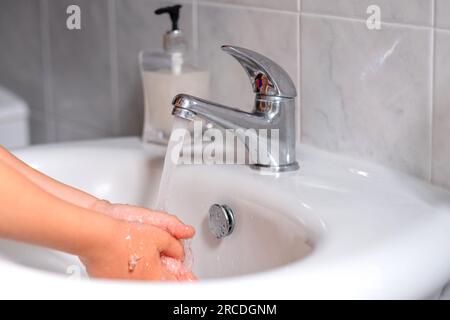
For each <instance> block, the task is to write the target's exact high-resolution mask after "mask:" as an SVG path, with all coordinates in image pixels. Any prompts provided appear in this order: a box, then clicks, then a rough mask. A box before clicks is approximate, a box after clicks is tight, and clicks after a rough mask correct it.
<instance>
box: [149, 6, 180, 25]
mask: <svg viewBox="0 0 450 320" xmlns="http://www.w3.org/2000/svg"><path fill="white" fill-rule="evenodd" d="M181 7H182V6H181V5H179V4H177V5H174V6H169V7H164V8H160V9H158V10H156V11H155V14H157V15H161V14H164V13H167V14H168V15H169V16H170V20H171V21H172V31H176V30H180V29H178V20H179V18H180V9H181Z"/></svg>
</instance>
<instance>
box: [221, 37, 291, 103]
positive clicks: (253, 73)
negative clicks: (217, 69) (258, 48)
mask: <svg viewBox="0 0 450 320" xmlns="http://www.w3.org/2000/svg"><path fill="white" fill-rule="evenodd" d="M222 50H223V51H225V52H227V53H229V54H230V55H232V56H233V57H234V58H236V60H237V61H239V63H240V64H241V65H242V67H243V68H244V69H245V71H246V72H247V74H248V76H249V77H250V81H251V83H252V86H253V91H254V92H255V93H256V94H260V95H265V96H278V97H284V98H295V97H296V96H297V90H296V89H295V85H294V82H293V81H292V79H291V77H290V76H289V75H288V74H287V72H286V71H285V70H284V69H283V68H281V67H280V66H279V65H278V64H277V63H275V62H273V61H272V60H270V59H269V58H267V57H265V56H263V55H261V54H259V53H257V52H254V51H252V50H248V49H244V48H240V47H235V46H228V45H226V46H222Z"/></svg>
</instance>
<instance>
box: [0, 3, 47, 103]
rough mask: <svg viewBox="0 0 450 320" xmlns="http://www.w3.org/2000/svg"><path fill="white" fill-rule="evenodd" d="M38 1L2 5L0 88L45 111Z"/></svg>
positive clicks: (0, 8)
mask: <svg viewBox="0 0 450 320" xmlns="http://www.w3.org/2000/svg"><path fill="white" fill-rule="evenodd" d="M40 22H41V21H40V18H39V1H35V0H20V1H17V0H1V2H0V43H1V44H0V47H1V49H0V85H1V86H3V87H6V88H8V89H9V90H11V91H13V92H15V93H16V94H18V95H20V96H21V97H22V98H23V99H25V100H26V101H27V103H28V104H29V105H30V107H32V108H36V109H41V110H42V109H43V108H44V84H43V81H42V76H43V69H42V48H41V42H40Z"/></svg>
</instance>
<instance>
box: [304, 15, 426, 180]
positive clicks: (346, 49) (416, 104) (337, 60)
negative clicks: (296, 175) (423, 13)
mask: <svg viewBox="0 0 450 320" xmlns="http://www.w3.org/2000/svg"><path fill="white" fill-rule="evenodd" d="M430 39H431V31H428V30H424V29H417V28H398V27H385V28H383V29H382V30H381V31H369V30H368V29H367V28H366V26H365V23H363V22H351V21H343V20H340V19H328V18H326V19H325V18H315V17H303V19H302V45H301V48H302V70H301V72H302V85H303V92H302V97H303V99H302V118H301V122H302V139H303V141H305V142H307V143H311V144H313V145H316V146H319V147H322V148H325V149H328V150H331V151H337V152H342V153H345V154H348V155H351V156H357V157H361V158H363V159H367V160H371V161H375V162H379V163H382V164H385V165H387V166H391V167H394V168H397V169H400V170H402V171H405V172H408V173H411V174H414V175H416V176H419V177H423V178H426V177H427V175H428V171H429V148H430V145H429V144H430V143H429V141H430V131H431V130H430V128H429V114H430V112H429V111H430V108H431V106H430V103H431V102H430V100H431V93H430V79H431V70H430V66H431V64H430V55H431V40H430Z"/></svg>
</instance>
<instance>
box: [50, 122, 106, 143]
mask: <svg viewBox="0 0 450 320" xmlns="http://www.w3.org/2000/svg"><path fill="white" fill-rule="evenodd" d="M55 124H56V140H57V142H64V141H79V140H92V139H101V138H106V137H108V136H110V133H109V132H106V131H102V130H101V129H98V128H93V127H90V126H86V125H85V124H80V123H75V122H74V121H72V120H67V119H64V118H61V117H56V119H55Z"/></svg>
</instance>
